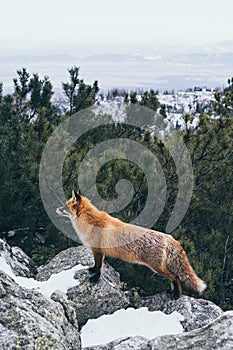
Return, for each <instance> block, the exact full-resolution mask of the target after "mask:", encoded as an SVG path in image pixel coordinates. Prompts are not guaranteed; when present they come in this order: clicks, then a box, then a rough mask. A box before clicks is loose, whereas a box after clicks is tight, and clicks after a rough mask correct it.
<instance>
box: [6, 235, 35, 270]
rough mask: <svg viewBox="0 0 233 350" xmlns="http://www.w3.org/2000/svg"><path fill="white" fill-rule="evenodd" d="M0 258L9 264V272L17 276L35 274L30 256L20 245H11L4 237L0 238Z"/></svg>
mask: <svg viewBox="0 0 233 350" xmlns="http://www.w3.org/2000/svg"><path fill="white" fill-rule="evenodd" d="M0 258H2V259H4V261H5V263H6V264H7V265H8V266H9V273H13V274H14V275H15V276H24V277H32V276H33V272H32V268H31V266H30V258H29V256H27V254H25V253H24V251H23V250H22V249H20V248H18V247H10V246H9V245H8V244H7V243H6V241H4V240H3V239H0Z"/></svg>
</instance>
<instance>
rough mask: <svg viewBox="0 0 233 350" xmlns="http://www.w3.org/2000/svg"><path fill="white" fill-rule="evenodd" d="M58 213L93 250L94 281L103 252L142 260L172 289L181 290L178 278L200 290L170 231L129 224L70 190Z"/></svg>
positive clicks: (185, 258)
mask: <svg viewBox="0 0 233 350" xmlns="http://www.w3.org/2000/svg"><path fill="white" fill-rule="evenodd" d="M57 213H58V214H60V215H63V216H68V217H69V218H70V220H71V222H72V224H73V227H74V229H75V231H76V232H77V234H78V235H79V238H80V239H81V241H82V242H83V243H84V244H86V245H88V246H90V247H91V249H92V252H93V254H94V259H95V266H94V267H93V268H91V269H90V270H91V272H95V275H94V277H92V280H93V281H97V280H98V278H99V277H100V274H101V268H102V262H103V259H104V256H105V255H106V256H111V257H114V258H119V259H122V260H125V261H128V262H130V263H138V264H143V265H146V266H147V267H149V268H150V269H151V270H153V271H155V272H157V273H158V274H160V275H163V276H166V277H167V278H169V279H170V280H171V282H172V283H173V286H174V288H175V291H174V292H175V293H176V294H177V296H179V295H180V294H181V293H182V287H181V282H183V283H184V284H185V285H186V286H188V287H190V288H192V289H193V290H195V291H198V292H199V293H201V292H202V291H203V290H204V289H205V288H206V285H205V282H203V281H202V280H201V279H200V278H199V277H198V276H197V275H196V273H195V272H194V270H193V268H192V266H191V265H190V263H189V260H188V257H187V255H186V253H185V251H184V249H183V248H182V247H181V245H180V243H179V242H178V241H176V240H175V239H174V238H173V237H172V236H171V235H168V234H165V233H162V232H158V231H154V230H150V229H146V228H143V227H139V226H136V225H131V224H127V223H124V222H122V221H121V220H119V219H116V218H114V217H112V216H110V215H109V214H108V213H106V212H103V211H99V210H98V209H97V208H96V207H95V206H93V205H92V204H91V203H90V201H89V200H88V199H87V198H86V197H84V196H82V195H80V194H75V193H74V192H73V194H72V197H71V198H70V199H69V200H68V201H67V203H66V205H65V206H64V207H61V208H58V209H57Z"/></svg>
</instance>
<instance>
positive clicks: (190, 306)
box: [131, 293, 223, 332]
mask: <svg viewBox="0 0 233 350" xmlns="http://www.w3.org/2000/svg"><path fill="white" fill-rule="evenodd" d="M131 305H132V306H133V307H135V308H139V307H148V310H150V311H162V312H164V313H165V314H171V313H172V312H173V311H177V312H179V313H180V314H181V315H182V316H184V321H182V322H181V323H182V326H183V328H184V331H186V332H187V331H191V330H193V329H196V328H200V327H203V326H205V325H207V324H209V323H211V322H212V321H213V320H215V319H216V318H217V317H219V316H220V315H222V313H223V311H222V309H220V307H218V306H217V305H215V304H214V303H212V302H211V301H208V300H204V299H195V298H192V297H188V296H185V295H182V296H181V297H180V298H179V299H178V300H174V299H172V298H171V296H170V295H169V294H166V293H161V294H156V295H154V296H150V297H134V298H131Z"/></svg>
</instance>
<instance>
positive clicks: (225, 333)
mask: <svg viewBox="0 0 233 350" xmlns="http://www.w3.org/2000/svg"><path fill="white" fill-rule="evenodd" d="M84 349H85V350H110V349H111V350H123V349H124V350H126V349H127V350H128V349H129V350H130V349H132V350H133V349H134V350H136V349H140V350H169V349H170V350H174V349H176V350H179V349H182V350H183V349H190V350H200V349H201V350H210V349H211V350H212V349H213V350H214V349H218V350H231V349H233V311H228V312H225V313H222V315H221V316H220V317H218V318H217V319H216V320H214V321H213V322H212V323H210V324H208V325H207V326H204V327H202V328H199V329H195V330H193V331H191V332H187V333H181V334H176V335H163V336H160V337H156V338H155V339H152V340H148V339H146V338H144V337H139V336H136V337H129V338H124V339H117V340H114V341H113V342H111V343H108V344H105V345H97V346H93V347H86V348H84Z"/></svg>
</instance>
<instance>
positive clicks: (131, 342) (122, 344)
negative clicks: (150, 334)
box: [83, 336, 151, 350]
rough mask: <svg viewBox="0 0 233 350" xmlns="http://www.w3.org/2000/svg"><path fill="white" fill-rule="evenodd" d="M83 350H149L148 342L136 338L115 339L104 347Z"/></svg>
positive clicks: (91, 347)
mask: <svg viewBox="0 0 233 350" xmlns="http://www.w3.org/2000/svg"><path fill="white" fill-rule="evenodd" d="M83 349H85V350H150V349H151V348H150V346H149V340H148V339H146V338H144V337H140V336H136V337H129V338H122V339H116V340H114V341H112V342H110V343H108V344H105V345H97V346H90V347H86V348H83Z"/></svg>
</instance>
